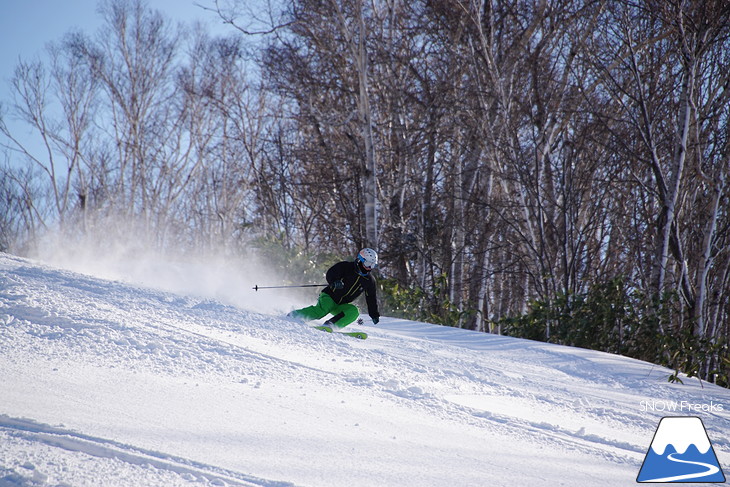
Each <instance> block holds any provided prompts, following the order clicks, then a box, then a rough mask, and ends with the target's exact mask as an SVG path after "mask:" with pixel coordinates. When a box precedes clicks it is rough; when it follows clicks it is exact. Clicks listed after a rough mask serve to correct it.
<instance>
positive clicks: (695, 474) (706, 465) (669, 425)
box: [636, 416, 725, 483]
mask: <svg viewBox="0 0 730 487" xmlns="http://www.w3.org/2000/svg"><path fill="white" fill-rule="evenodd" d="M636 481H637V482H678V483H684V482H720V483H722V482H725V475H724V474H723V473H722V469H721V468H720V464H719V463H718V461H717V456H716V455H715V450H714V449H713V448H712V443H710V438H709V437H708V436H707V431H706V430H705V425H704V424H703V423H702V420H701V419H700V418H697V417H694V416H668V417H665V418H662V419H661V421H659V426H657V429H656V433H654V438H653V439H652V440H651V446H649V450H648V451H647V452H646V457H644V463H643V465H642V466H641V470H639V475H638V476H637V477H636Z"/></svg>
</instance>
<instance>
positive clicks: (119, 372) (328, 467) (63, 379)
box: [0, 254, 730, 487]
mask: <svg viewBox="0 0 730 487" xmlns="http://www.w3.org/2000/svg"><path fill="white" fill-rule="evenodd" d="M228 292H229V296H230V295H231V294H230V293H234V292H235V293H237V294H239V295H240V296H242V300H241V301H240V302H238V303H236V304H237V305H236V306H233V305H232V304H231V303H233V302H234V301H231V300H229V299H222V298H220V297H219V296H212V295H206V294H205V293H202V294H195V293H173V292H171V291H170V290H161V289H154V288H151V287H149V285H148V286H141V285H139V284H136V285H135V284H129V283H124V282H121V281H118V280H105V279H101V278H98V277H91V276H89V275H84V274H80V273H75V272H72V271H70V270H62V269H60V268H58V267H52V266H49V265H44V264H40V263H38V262H35V261H30V260H26V259H21V258H18V257H14V256H10V255H7V254H0V487H17V486H24V487H31V486H33V487H36V486H38V487H41V486H43V487H45V486H74V487H77V486H125V487H127V486H145V487H147V486H161V487H162V486H164V487H169V486H196V485H221V486H222V485H257V486H288V485H297V486H305V485H306V486H338V487H340V486H348V487H355V486H418V487H424V486H453V487H456V486H470V485H473V486H484V485H489V486H502V485H504V486H543V485H544V486H558V485H563V486H576V487H578V486H580V487H583V486H586V485H590V486H600V485H606V486H620V485H627V486H628V485H636V484H635V479H636V476H637V474H638V471H639V469H640V467H641V463H642V461H643V459H644V455H645V453H646V451H647V448H648V447H649V444H650V443H651V440H652V437H653V435H654V432H655V429H656V427H657V424H658V423H659V420H660V418H661V417H663V416H679V415H688V416H698V417H700V418H701V419H702V421H703V422H704V425H705V427H706V429H707V432H708V435H709V437H710V439H711V441H712V444H713V446H714V449H715V452H716V453H717V457H718V459H719V461H720V465H721V466H723V468H727V467H726V466H727V465H730V391H728V390H726V389H722V388H719V387H716V386H713V385H710V384H701V383H700V382H699V381H698V380H697V379H686V380H685V381H684V385H681V384H671V383H668V382H667V377H668V376H669V374H670V373H671V371H669V370H667V369H663V368H661V367H657V366H654V365H651V364H648V363H644V362H640V361H637V360H632V359H628V358H625V357H620V356H614V355H609V354H604V353H599V352H593V351H588V350H583V349H575V348H569V347H561V346H556V345H551V344H545V343H539V342H533V341H528V340H520V339H514V338H508V337H503V336H495V335H487V334H480V333H474V332H469V331H464V330H458V329H452V328H445V327H439V326H434V325H429V324H424V323H415V322H410V321H403V320H396V319H388V318H384V319H382V321H381V323H380V324H378V325H377V326H373V325H372V323H370V324H369V325H368V322H367V320H366V324H365V326H353V327H352V328H354V329H360V330H364V331H367V332H368V333H369V335H370V338H369V339H368V340H364V341H362V340H358V339H354V338H350V337H345V336H338V335H332V334H327V333H322V332H320V331H316V330H314V329H311V328H309V327H307V326H306V325H301V324H296V323H293V322H291V321H287V320H286V319H285V318H283V315H284V313H285V311H286V310H287V309H280V310H275V311H272V310H268V311H266V312H261V310H262V309H265V308H266V306H258V305H257V301H256V300H258V299H260V300H263V299H265V296H266V295H263V294H262V292H259V293H258V294H257V293H254V291H252V290H251V289H250V288H249V287H245V286H241V287H240V288H239V289H235V290H234V289H230V286H229V288H228ZM269 292H270V293H271V292H273V291H269ZM315 295H316V291H311V296H310V298H311V299H312V300H313V299H314V297H315ZM268 296H271V294H269V295H268ZM240 303H244V304H240ZM287 306H289V304H288V303H287V304H286V306H284V307H285V308H286V307H287ZM269 308H270V306H269ZM668 409H674V411H669V410H668Z"/></svg>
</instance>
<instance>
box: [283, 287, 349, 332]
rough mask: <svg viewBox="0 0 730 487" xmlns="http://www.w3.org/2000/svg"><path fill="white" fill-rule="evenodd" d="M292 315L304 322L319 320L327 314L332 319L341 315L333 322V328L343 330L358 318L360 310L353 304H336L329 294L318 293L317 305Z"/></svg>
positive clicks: (296, 311)
mask: <svg viewBox="0 0 730 487" xmlns="http://www.w3.org/2000/svg"><path fill="white" fill-rule="evenodd" d="M293 314H294V315H295V316H298V317H302V318H304V319H306V320H318V319H320V318H324V317H325V316H326V315H328V314H332V315H333V317H337V315H339V314H342V316H341V317H340V318H339V319H337V321H335V326H337V327H338V328H344V327H346V326H347V325H349V324H350V323H352V322H353V321H355V320H356V319H357V317H358V316H360V310H359V309H357V306H355V305H354V304H350V303H343V304H337V303H335V301H334V300H333V299H332V297H330V295H329V294H327V293H320V295H319V299H318V300H317V304H315V305H314V306H307V307H306V308H302V309H298V310H295V311H294V313H293Z"/></svg>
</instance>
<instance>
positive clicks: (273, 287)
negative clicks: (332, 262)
mask: <svg viewBox="0 0 730 487" xmlns="http://www.w3.org/2000/svg"><path fill="white" fill-rule="evenodd" d="M322 286H328V284H294V285H293V286H259V285H258V284H256V285H255V286H254V287H253V288H252V289H253V290H254V291H258V290H259V289H284V288H291V287H322Z"/></svg>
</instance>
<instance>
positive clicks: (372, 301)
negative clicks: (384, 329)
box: [322, 261, 380, 319]
mask: <svg viewBox="0 0 730 487" xmlns="http://www.w3.org/2000/svg"><path fill="white" fill-rule="evenodd" d="M340 280H341V281H342V283H343V284H344V286H342V288H340V289H335V288H334V283H335V282H337V281H340ZM327 283H328V284H329V286H327V287H326V288H324V289H323V290H322V292H324V293H327V294H329V296H330V297H331V298H332V299H333V300H334V302H335V303H337V304H343V303H350V302H352V301H354V300H355V298H357V297H358V296H360V294H362V293H363V291H364V292H365V301H366V302H367V304H368V314H369V315H370V317H371V318H373V319H376V318H380V312H379V311H378V299H377V296H376V294H375V278H374V277H373V275H372V274H368V275H367V276H361V275H360V274H359V273H358V272H357V262H348V261H344V262H339V263H337V264H335V265H333V266H332V267H330V268H329V270H328V271H327Z"/></svg>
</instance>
